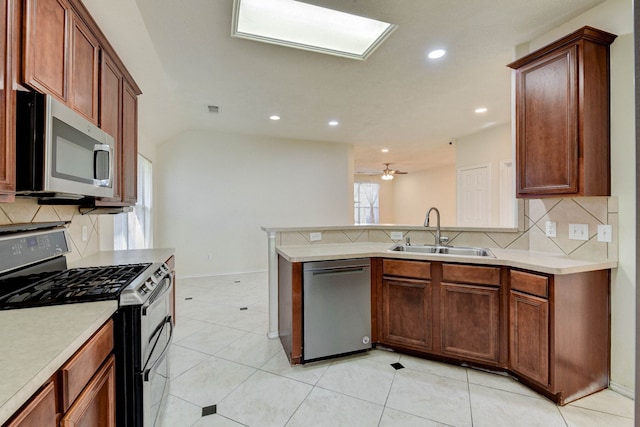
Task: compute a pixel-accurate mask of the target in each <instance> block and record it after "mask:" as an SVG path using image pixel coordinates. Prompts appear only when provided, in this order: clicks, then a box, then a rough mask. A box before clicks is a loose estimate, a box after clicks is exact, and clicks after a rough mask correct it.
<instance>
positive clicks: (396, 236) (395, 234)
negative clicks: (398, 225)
mask: <svg viewBox="0 0 640 427" xmlns="http://www.w3.org/2000/svg"><path fill="white" fill-rule="evenodd" d="M391 240H402V231H392V232H391Z"/></svg>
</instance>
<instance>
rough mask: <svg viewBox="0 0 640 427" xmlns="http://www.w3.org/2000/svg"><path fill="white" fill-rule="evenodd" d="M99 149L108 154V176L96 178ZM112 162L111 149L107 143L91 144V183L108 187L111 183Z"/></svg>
mask: <svg viewBox="0 0 640 427" xmlns="http://www.w3.org/2000/svg"><path fill="white" fill-rule="evenodd" d="M100 151H106V152H107V155H108V156H109V160H108V164H109V176H108V177H107V179H97V175H98V153H99V152H100ZM112 164H113V149H112V148H111V146H110V145H109V144H95V145H94V146H93V183H94V185H97V186H98V187H108V186H109V185H110V183H111V179H112V175H113V170H112V167H111V165H112Z"/></svg>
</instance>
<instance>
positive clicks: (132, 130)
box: [120, 80, 138, 205]
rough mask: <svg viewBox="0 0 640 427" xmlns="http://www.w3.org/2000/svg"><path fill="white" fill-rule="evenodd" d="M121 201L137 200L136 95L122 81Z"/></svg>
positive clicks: (129, 202)
mask: <svg viewBox="0 0 640 427" xmlns="http://www.w3.org/2000/svg"><path fill="white" fill-rule="evenodd" d="M120 179H121V180H122V201H123V202H125V203H126V204H128V205H135V204H136V202H137V201H138V95H137V93H136V91H135V90H134V88H133V86H132V85H131V84H130V83H129V82H128V81H127V80H125V81H124V87H123V91H122V170H121V172H120Z"/></svg>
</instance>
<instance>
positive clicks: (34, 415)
mask: <svg viewBox="0 0 640 427" xmlns="http://www.w3.org/2000/svg"><path fill="white" fill-rule="evenodd" d="M57 425H58V423H57V422H56V394H55V385H54V382H53V381H49V382H48V383H47V384H45V385H44V386H43V387H42V388H41V389H40V391H38V392H37V393H36V394H35V395H34V396H33V397H32V398H31V399H30V400H29V401H28V402H27V403H26V404H25V405H24V406H23V407H22V409H20V411H19V412H18V414H16V415H15V416H14V418H13V419H12V420H11V421H9V422H8V423H7V424H6V427H33V426H38V427H57Z"/></svg>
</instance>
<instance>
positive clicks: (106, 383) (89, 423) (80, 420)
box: [60, 355, 116, 427]
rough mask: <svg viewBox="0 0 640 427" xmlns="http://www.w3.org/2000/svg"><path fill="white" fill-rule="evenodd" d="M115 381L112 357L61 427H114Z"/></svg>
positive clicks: (91, 382) (76, 402) (83, 392)
mask: <svg viewBox="0 0 640 427" xmlns="http://www.w3.org/2000/svg"><path fill="white" fill-rule="evenodd" d="M115 381H116V370H115V356H113V355H111V357H110V358H109V359H107V361H106V362H105V364H104V365H103V366H102V368H101V369H100V370H99V371H98V372H97V373H96V375H95V376H94V377H93V379H92V380H91V381H90V382H89V384H87V386H86V387H85V389H84V390H83V391H82V393H81V394H80V396H78V399H76V401H75V402H74V403H73V405H72V406H71V408H70V409H69V411H67V413H66V414H65V415H64V417H63V418H62V420H60V427H114V426H115V425H116V416H115V415H116V396H115V389H116V386H115V384H116V382H115Z"/></svg>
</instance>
